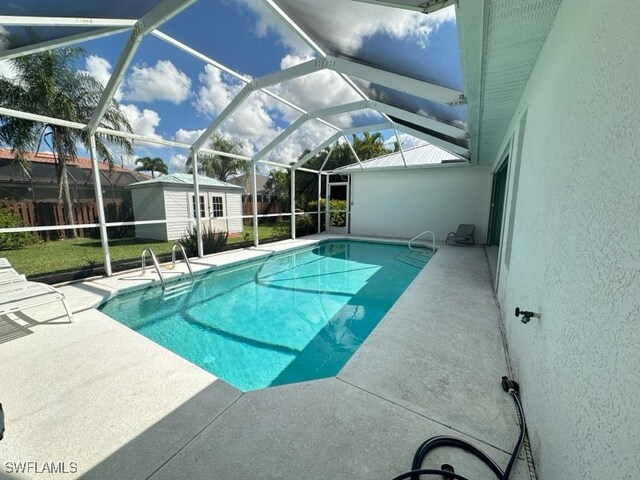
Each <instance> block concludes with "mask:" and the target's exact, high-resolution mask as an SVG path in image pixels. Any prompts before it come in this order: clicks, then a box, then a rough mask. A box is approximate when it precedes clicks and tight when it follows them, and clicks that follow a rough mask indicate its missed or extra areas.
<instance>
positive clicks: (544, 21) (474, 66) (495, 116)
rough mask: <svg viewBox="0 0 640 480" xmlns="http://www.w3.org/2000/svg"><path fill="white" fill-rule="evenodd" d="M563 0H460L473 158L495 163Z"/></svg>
mask: <svg viewBox="0 0 640 480" xmlns="http://www.w3.org/2000/svg"><path fill="white" fill-rule="evenodd" d="M561 1H562V0H486V1H484V2H482V1H478V0H459V4H458V10H457V15H458V16H457V18H458V29H459V32H458V35H459V38H460V49H461V56H462V66H463V72H464V73H463V75H464V83H465V93H466V95H467V102H468V104H467V107H468V119H469V133H470V136H471V142H472V145H471V151H472V158H473V160H474V161H475V162H477V163H480V164H487V165H490V164H492V163H493V162H494V161H495V159H496V157H497V155H498V154H499V152H498V149H499V148H500V145H501V143H502V140H503V139H504V135H505V133H506V131H507V128H508V126H509V123H510V122H511V118H512V117H513V114H514V112H515V109H516V107H517V106H518V102H519V100H520V97H521V95H522V92H523V91H524V88H525V86H526V84H527V81H528V80H529V76H530V75H531V71H532V70H533V67H534V65H535V63H536V61H537V59H538V55H539V54H540V50H541V49H542V45H543V44H544V41H545V39H546V38H547V34H548V33H549V29H550V28H551V25H552V24H553V20H554V19H555V16H556V13H557V11H558V8H559V6H560V4H561Z"/></svg>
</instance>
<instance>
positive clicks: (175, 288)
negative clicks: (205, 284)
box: [162, 282, 193, 300]
mask: <svg viewBox="0 0 640 480" xmlns="http://www.w3.org/2000/svg"><path fill="white" fill-rule="evenodd" d="M192 289H193V282H178V283H176V284H175V285H167V286H166V287H165V289H164V295H163V296H162V298H163V299H164V300H171V299H172V298H177V297H181V296H182V295H185V294H187V293H189V292H191V290H192Z"/></svg>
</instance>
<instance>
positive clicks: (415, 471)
mask: <svg viewBox="0 0 640 480" xmlns="http://www.w3.org/2000/svg"><path fill="white" fill-rule="evenodd" d="M505 378H506V377H505ZM503 381H504V379H503ZM514 383H515V382H514ZM516 385H517V384H516ZM508 393H509V394H510V395H511V396H512V397H513V400H514V402H515V403H516V409H517V412H518V423H519V424H520V436H519V437H518V441H517V442H516V445H515V447H514V448H513V452H512V453H511V457H510V458H509V463H507V467H506V468H505V469H504V471H503V470H502V469H501V468H500V466H499V465H498V464H497V463H496V462H495V461H494V460H493V459H492V458H491V457H489V455H487V454H486V453H484V452H483V451H482V450H480V449H479V448H478V447H476V446H475V445H472V444H471V443H469V442H467V441H465V440H460V439H459V438H455V437H449V436H446V435H439V436H436V437H432V438H430V439H428V440H427V441H425V442H423V443H422V444H421V445H420V446H419V447H418V450H416V453H415V455H414V457H413V463H412V464H411V470H410V471H408V472H405V473H403V474H402V475H399V476H397V477H395V478H394V479H393V480H404V479H411V480H419V478H420V476H421V475H439V476H441V477H444V478H450V479H454V480H470V479H468V478H467V477H463V476H462V475H460V474H457V473H453V472H447V471H444V470H437V469H423V468H422V462H423V461H424V459H425V457H426V456H427V455H428V454H429V452H431V451H432V450H435V449H436V448H441V447H453V448H459V449H460V450H464V451H465V452H468V453H470V454H471V455H473V456H474V457H476V458H478V459H480V460H482V462H483V463H484V464H485V465H487V467H489V468H490V469H491V471H492V472H493V473H494V474H495V476H496V477H497V478H498V479H499V480H508V479H509V475H511V470H512V469H513V465H514V463H515V461H516V459H517V458H518V452H519V451H520V448H521V447H522V443H523V442H524V437H525V435H526V422H525V418H524V412H523V411H522V404H521V403H520V398H519V397H518V391H517V386H516V389H514V388H509V390H508Z"/></svg>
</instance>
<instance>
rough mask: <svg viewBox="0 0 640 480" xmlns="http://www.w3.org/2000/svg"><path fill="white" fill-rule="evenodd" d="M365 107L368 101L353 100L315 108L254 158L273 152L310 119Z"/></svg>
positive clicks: (298, 119)
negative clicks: (318, 108) (319, 108)
mask: <svg viewBox="0 0 640 480" xmlns="http://www.w3.org/2000/svg"><path fill="white" fill-rule="evenodd" d="M363 108H367V102H366V101H360V102H352V103H345V104H344V105H337V106H334V107H328V108H323V109H321V110H314V111H313V112H309V113H307V114H305V115H301V116H300V117H298V118H297V119H296V120H295V121H294V122H293V123H291V125H289V126H288V127H287V128H286V129H285V130H283V131H282V132H280V134H279V135H278V136H277V137H276V138H274V139H273V140H271V142H269V144H268V145H266V146H265V147H264V148H263V149H262V150H260V151H259V152H258V153H257V154H256V155H255V156H254V157H253V160H254V162H255V161H258V160H259V159H261V158H263V157H264V156H265V155H267V154H268V153H269V152H271V151H272V150H273V149H274V148H276V147H277V146H278V145H280V144H281V143H282V142H284V140H285V139H286V138H287V137H289V136H290V135H291V134H293V132H295V131H296V130H297V129H298V128H300V127H301V126H302V125H303V124H304V123H306V122H307V121H309V120H312V119H317V118H318V117H324V116H331V115H339V114H341V113H346V112H353V111H355V110H362V109H363Z"/></svg>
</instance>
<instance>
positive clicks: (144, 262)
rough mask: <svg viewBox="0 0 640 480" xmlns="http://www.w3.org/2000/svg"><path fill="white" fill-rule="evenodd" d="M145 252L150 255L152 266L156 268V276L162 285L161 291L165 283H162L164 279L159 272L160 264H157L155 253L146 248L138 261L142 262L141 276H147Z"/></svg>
mask: <svg viewBox="0 0 640 480" xmlns="http://www.w3.org/2000/svg"><path fill="white" fill-rule="evenodd" d="M147 252H149V253H150V254H151V260H153V265H154V266H155V267H156V272H158V276H159V277H160V283H162V289H163V290H164V286H165V283H164V277H163V276H162V271H161V270H160V264H159V263H158V259H157V258H156V255H155V253H153V250H151V249H150V248H148V247H147V248H145V249H144V250H142V255H140V259H141V261H142V275H146V274H147V262H146V259H147V258H146V257H147Z"/></svg>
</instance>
